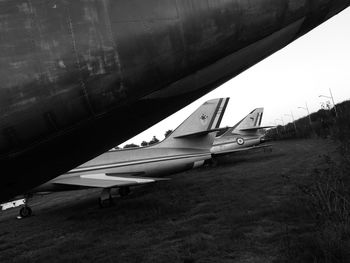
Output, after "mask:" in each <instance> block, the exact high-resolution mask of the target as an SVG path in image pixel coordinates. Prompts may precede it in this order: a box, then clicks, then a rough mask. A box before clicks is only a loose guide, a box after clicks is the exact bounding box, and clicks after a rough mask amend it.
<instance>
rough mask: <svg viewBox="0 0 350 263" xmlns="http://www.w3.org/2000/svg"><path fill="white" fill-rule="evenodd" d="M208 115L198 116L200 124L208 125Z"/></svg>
mask: <svg viewBox="0 0 350 263" xmlns="http://www.w3.org/2000/svg"><path fill="white" fill-rule="evenodd" d="M208 118H209V117H208V115H206V114H204V113H203V114H202V115H201V116H200V118H199V119H200V121H201V123H202V125H206V124H207V123H208Z"/></svg>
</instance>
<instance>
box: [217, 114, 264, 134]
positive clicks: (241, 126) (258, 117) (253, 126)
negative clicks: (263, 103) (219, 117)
mask: <svg viewBox="0 0 350 263" xmlns="http://www.w3.org/2000/svg"><path fill="white" fill-rule="evenodd" d="M263 114H264V108H257V109H255V110H253V111H252V112H251V113H249V114H248V115H247V116H246V117H245V118H243V119H242V120H241V121H239V122H238V123H237V124H236V125H235V126H233V127H231V128H229V129H228V130H227V131H226V132H225V133H224V134H223V136H225V135H230V134H232V133H239V132H240V131H247V130H257V129H260V125H261V121H262V117H263Z"/></svg>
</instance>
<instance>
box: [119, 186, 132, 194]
mask: <svg viewBox="0 0 350 263" xmlns="http://www.w3.org/2000/svg"><path fill="white" fill-rule="evenodd" d="M118 193H119V195H120V196H121V197H125V196H127V195H129V194H130V187H129V186H122V187H120V188H119V190H118Z"/></svg>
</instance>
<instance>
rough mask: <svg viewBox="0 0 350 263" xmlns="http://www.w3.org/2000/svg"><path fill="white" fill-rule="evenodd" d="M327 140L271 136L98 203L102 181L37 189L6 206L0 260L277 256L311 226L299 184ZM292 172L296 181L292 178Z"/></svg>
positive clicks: (327, 147) (329, 146) (329, 147)
mask: <svg viewBox="0 0 350 263" xmlns="http://www.w3.org/2000/svg"><path fill="white" fill-rule="evenodd" d="M335 152H336V146H335V145H334V143H333V142H332V141H330V140H321V139H309V140H290V141H282V142H275V143H274V147H273V151H272V152H271V153H270V152H263V151H258V152H254V153H238V154H235V155H230V156H225V157H223V158H220V159H219V160H218V164H217V165H216V166H215V167H202V168H199V169H196V170H192V171H189V172H185V173H181V174H177V175H173V176H172V177H171V178H172V180H171V181H166V182H160V183H158V184H156V185H152V186H146V187H140V188H137V189H134V190H133V192H132V194H131V195H130V196H128V197H126V198H123V199H120V198H118V197H116V198H115V205H114V206H112V207H110V208H105V209H100V208H99V207H98V204H97V198H98V195H99V191H98V190H83V191H76V192H65V193H55V194H51V195H46V196H43V197H36V198H34V200H33V202H32V206H33V209H34V216H33V217H31V218H28V219H22V220H17V219H16V216H17V213H18V210H17V209H15V210H10V211H5V212H2V213H1V214H0V262H51V263H53V262H62V261H64V262H259V263H260V262H261V263H264V262H281V261H285V257H286V256H290V255H286V254H288V251H289V250H288V247H289V245H290V244H289V241H290V239H289V238H288V235H290V234H295V233H301V232H303V231H307V229H308V222H306V221H305V220H304V219H303V218H302V217H301V216H300V217H299V216H298V214H299V213H300V211H299V210H300V208H298V206H296V205H295V202H297V200H296V199H294V198H293V193H294V192H293V191H295V189H294V187H293V185H291V183H289V181H288V180H286V179H285V178H291V177H292V178H294V179H297V180H298V179H300V180H303V178H304V177H307V176H308V175H309V174H310V172H311V171H312V170H313V169H314V168H315V167H316V166H317V165H318V164H319V163H320V161H321V160H322V158H321V156H322V155H323V154H329V155H335ZM294 181H295V180H294Z"/></svg>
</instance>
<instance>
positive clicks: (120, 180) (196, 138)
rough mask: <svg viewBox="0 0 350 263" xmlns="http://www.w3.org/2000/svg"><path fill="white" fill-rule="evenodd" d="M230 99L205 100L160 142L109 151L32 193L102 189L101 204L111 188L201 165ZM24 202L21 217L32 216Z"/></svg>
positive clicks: (122, 191) (122, 188)
mask: <svg viewBox="0 0 350 263" xmlns="http://www.w3.org/2000/svg"><path fill="white" fill-rule="evenodd" d="M228 101H229V98H222V99H214V100H210V101H207V102H205V103H204V104H203V105H202V106H201V107H199V108H198V109H197V110H196V111H195V112H194V113H193V114H192V115H191V116H190V117H189V118H187V119H186V120H185V121H184V122H183V123H182V124H181V125H180V126H179V127H178V128H177V129H176V130H175V131H174V132H173V133H172V134H171V135H169V136H168V137H167V138H166V139H165V140H163V141H162V142H160V143H158V144H155V145H152V146H149V147H142V148H133V149H124V150H110V151H108V152H106V153H104V154H102V155H100V156H98V157H97V158H95V159H93V160H91V161H89V162H87V163H85V164H83V165H81V166H79V167H77V168H75V169H73V170H71V171H69V172H68V173H66V174H64V175H61V176H59V177H57V178H55V179H53V180H51V181H49V182H47V183H45V184H43V185H41V186H39V187H37V188H35V189H34V190H32V193H33V192H51V191H65V190H76V189H81V188H102V189H103V190H102V193H101V196H100V198H99V203H100V205H101V206H105V205H108V204H109V203H110V202H111V200H112V199H111V193H110V191H111V189H112V188H119V194H120V195H121V196H125V195H127V194H128V193H129V191H130V189H129V187H131V186H136V185H142V184H149V183H154V182H157V181H161V180H167V179H164V178H159V177H158V178H154V177H155V176H162V175H169V174H173V173H177V172H182V171H185V170H188V169H192V168H195V167H198V166H201V165H203V163H204V161H205V160H208V159H210V158H211V152H210V149H211V147H212V145H213V142H214V138H215V134H216V132H217V131H219V130H220V129H219V125H220V122H221V120H222V117H223V115H224V112H225V109H226V106H227V103H228ZM31 213H32V212H31V209H30V207H29V206H28V204H26V205H25V206H24V207H22V209H21V210H20V216H21V217H27V216H30V215H31Z"/></svg>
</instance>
